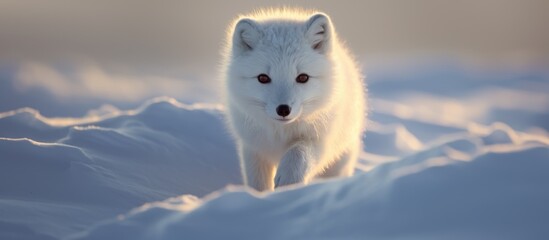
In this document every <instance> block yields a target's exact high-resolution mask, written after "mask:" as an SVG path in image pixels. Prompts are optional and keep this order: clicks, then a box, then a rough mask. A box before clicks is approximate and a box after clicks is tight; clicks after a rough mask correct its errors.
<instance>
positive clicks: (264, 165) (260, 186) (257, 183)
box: [240, 147, 275, 191]
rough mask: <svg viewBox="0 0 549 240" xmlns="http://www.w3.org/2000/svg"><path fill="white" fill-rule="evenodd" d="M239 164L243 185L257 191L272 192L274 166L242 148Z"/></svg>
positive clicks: (263, 158) (262, 157) (255, 153)
mask: <svg viewBox="0 0 549 240" xmlns="http://www.w3.org/2000/svg"><path fill="white" fill-rule="evenodd" d="M240 164H241V169H242V176H243V178H244V179H243V180H244V184H245V185H247V186H249V187H252V188H254V189H255V190H257V191H265V190H273V176H274V171H275V165H274V164H273V163H272V162H271V161H269V160H268V159H266V158H265V156H262V155H261V154H260V153H258V152H256V151H253V150H251V149H247V148H245V147H243V148H242V150H241V159H240Z"/></svg>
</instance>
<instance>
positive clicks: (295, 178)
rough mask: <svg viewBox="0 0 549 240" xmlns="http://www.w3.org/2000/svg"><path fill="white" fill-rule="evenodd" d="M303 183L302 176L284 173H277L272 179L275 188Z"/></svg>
mask: <svg viewBox="0 0 549 240" xmlns="http://www.w3.org/2000/svg"><path fill="white" fill-rule="evenodd" d="M303 181H304V179H303V175H302V174H296V173H295V172H294V173H292V172H285V171H283V172H281V171H278V172H277V173H276V176H275V179H274V183H275V188H277V187H281V186H286V185H291V184H297V183H303Z"/></svg>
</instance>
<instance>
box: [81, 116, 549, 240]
mask: <svg viewBox="0 0 549 240" xmlns="http://www.w3.org/2000/svg"><path fill="white" fill-rule="evenodd" d="M548 143H549V141H548V139H544V138H540V139H537V138H536V137H534V138H531V136H524V137H518V136H516V133H515V132H513V131H512V130H511V129H509V128H506V127H505V126H503V125H496V126H494V127H493V128H492V129H491V132H490V133H489V134H487V135H481V136H478V135H475V134H472V133H470V134H469V135H468V136H464V137H463V138H456V139H453V140H448V141H447V142H445V143H443V144H440V145H437V146H433V147H432V148H430V149H428V150H425V151H420V152H418V153H416V154H413V155H410V156H407V157H405V158H403V159H402V160H400V161H396V162H392V163H387V164H384V165H381V166H379V167H376V168H375V169H374V170H372V171H370V172H367V173H362V174H358V175H357V176H355V177H352V178H350V179H344V180H330V181H326V182H322V183H320V182H319V183H316V184H313V185H310V186H306V187H301V188H300V187H291V188H288V189H286V190H283V191H279V192H275V193H271V194H265V195H263V194H258V193H255V192H250V191H248V190H246V189H242V188H227V189H225V190H223V191H220V192H216V193H213V194H211V195H209V196H207V197H205V198H204V199H198V198H195V197H193V196H189V195H184V196H180V197H176V198H171V199H168V200H166V201H162V202H156V203H150V204H146V205H144V206H142V207H140V208H138V209H135V210H134V211H132V212H131V213H130V214H128V215H126V216H124V217H122V218H120V219H118V220H113V221H110V222H108V223H104V224H102V225H99V226H97V227H95V228H93V229H91V230H90V231H89V232H87V233H84V234H83V235H81V236H80V237H78V238H77V239H90V240H91V239H175V238H181V239H542V238H544V237H547V236H549V229H547V228H546V226H545V223H547V222H549V208H548V207H547V202H549V190H548V189H547V188H546V183H547V182H549V174H547V173H548V172H549V145H548Z"/></svg>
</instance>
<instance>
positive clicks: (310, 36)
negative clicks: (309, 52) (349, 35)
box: [305, 13, 332, 54]
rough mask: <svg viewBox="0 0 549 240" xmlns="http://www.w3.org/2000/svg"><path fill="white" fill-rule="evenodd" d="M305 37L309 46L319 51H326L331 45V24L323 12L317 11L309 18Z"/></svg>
mask: <svg viewBox="0 0 549 240" xmlns="http://www.w3.org/2000/svg"><path fill="white" fill-rule="evenodd" d="M306 28H307V30H306V32H305V37H306V38H307V40H308V41H309V44H310V45H311V48H313V49H314V50H315V51H317V52H319V53H322V54H324V53H326V52H328V51H329V50H330V49H331V46H332V36H331V35H332V24H331V22H330V18H329V17H328V16H327V15H326V14H324V13H317V14H315V15H313V16H311V17H310V18H309V20H308V21H307V25H306Z"/></svg>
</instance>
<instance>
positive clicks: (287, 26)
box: [222, 9, 366, 191]
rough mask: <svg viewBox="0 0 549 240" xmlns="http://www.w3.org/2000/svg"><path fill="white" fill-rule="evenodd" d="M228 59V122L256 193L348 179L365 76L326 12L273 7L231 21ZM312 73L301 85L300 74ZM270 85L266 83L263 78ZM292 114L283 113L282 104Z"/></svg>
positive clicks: (358, 145) (360, 127) (360, 123)
mask: <svg viewBox="0 0 549 240" xmlns="http://www.w3.org/2000/svg"><path fill="white" fill-rule="evenodd" d="M227 35H228V37H227V45H226V49H225V58H224V62H223V67H222V69H223V71H222V73H223V76H224V77H223V78H224V82H225V87H224V89H225V100H226V106H227V115H228V116H227V120H228V125H229V127H230V129H231V130H232V132H233V133H234V135H235V137H236V140H237V146H238V151H239V155H240V163H241V169H242V175H243V178H244V183H245V184H246V185H248V186H250V187H253V188H255V189H257V190H259V191H263V190H272V189H273V188H274V187H278V186H283V185H288V184H295V183H307V182H309V181H311V180H312V179H314V178H316V177H337V176H350V175H352V174H353V172H354V167H355V164H356V160H357V155H358V153H359V152H360V149H361V146H362V141H361V139H362V138H361V136H362V133H363V128H364V123H365V119H366V99H365V98H366V96H365V86H364V83H363V76H362V74H361V72H360V70H359V69H358V68H357V65H356V63H355V61H354V60H353V58H352V57H351V55H350V54H349V52H348V51H347V49H346V48H345V47H344V46H343V44H342V43H341V42H340V40H339V39H338V37H337V35H336V32H335V30H334V26H333V24H332V22H331V20H330V18H329V17H328V16H327V15H326V14H324V13H318V12H312V11H303V10H292V9H275V10H262V11H258V12H256V13H253V14H251V15H246V16H240V17H239V18H238V19H236V20H235V21H234V23H233V24H232V25H231V26H230V28H229V31H228V34H227ZM302 73H305V74H308V75H309V76H310V77H309V80H308V81H307V82H306V83H298V82H297V81H296V78H297V76H298V75H299V74H302ZM260 74H266V75H267V76H269V77H270V79H271V82H269V83H266V84H262V83H260V82H259V81H258V75H260ZM283 104H286V105H289V106H290V107H291V112H290V114H289V115H288V116H285V117H282V116H281V115H280V114H277V111H276V109H277V107H278V106H279V105H283Z"/></svg>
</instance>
